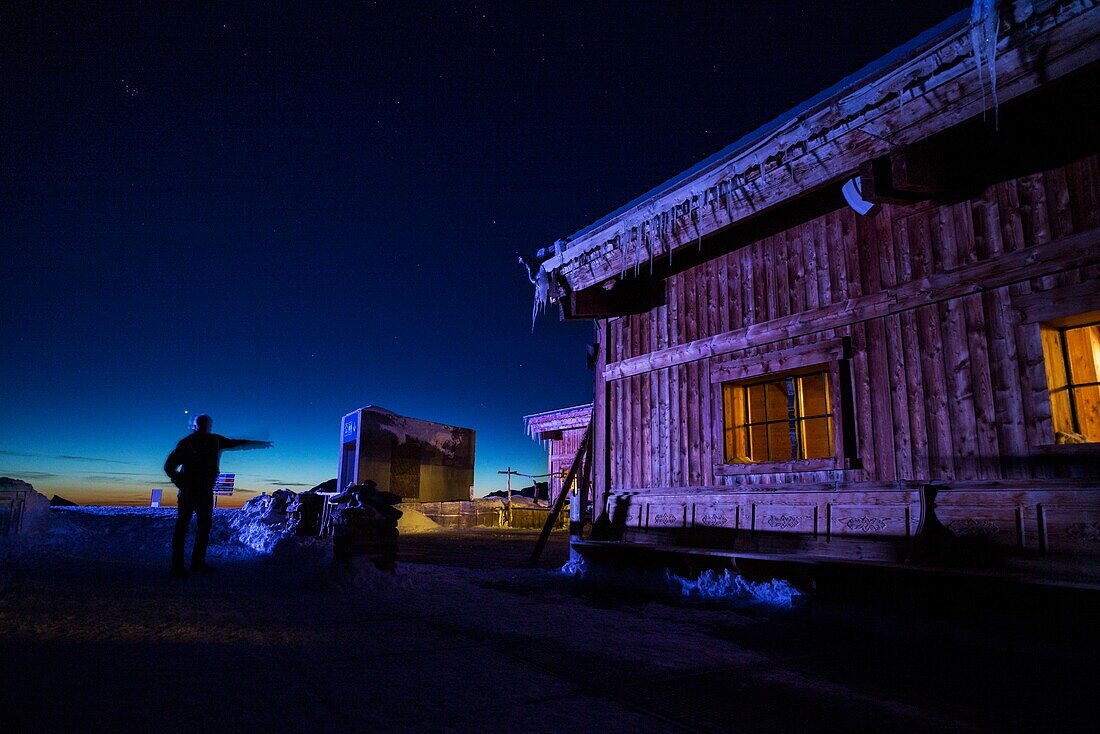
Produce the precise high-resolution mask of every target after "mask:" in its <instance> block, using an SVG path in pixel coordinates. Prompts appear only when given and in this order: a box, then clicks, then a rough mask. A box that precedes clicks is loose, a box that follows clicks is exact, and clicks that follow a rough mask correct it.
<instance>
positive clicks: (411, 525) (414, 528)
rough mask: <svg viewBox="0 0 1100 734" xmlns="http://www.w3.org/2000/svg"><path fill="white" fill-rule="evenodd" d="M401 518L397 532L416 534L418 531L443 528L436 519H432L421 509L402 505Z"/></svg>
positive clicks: (425, 531) (424, 531)
mask: <svg viewBox="0 0 1100 734" xmlns="http://www.w3.org/2000/svg"><path fill="white" fill-rule="evenodd" d="M401 511H402V512H403V513H405V514H403V515H402V516H401V519H399V520H398V521H397V532H399V533H402V534H404V535H416V534H418V533H434V532H435V531H437V530H442V529H443V528H442V527H441V526H440V524H439V523H437V522H436V521H435V520H433V519H431V518H430V517H428V516H427V515H425V514H424V513H423V512H420V511H419V510H413V509H410V508H409V507H407V506H404V505H403V506H402V510H401Z"/></svg>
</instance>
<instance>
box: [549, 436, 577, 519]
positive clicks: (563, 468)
mask: <svg viewBox="0 0 1100 734" xmlns="http://www.w3.org/2000/svg"><path fill="white" fill-rule="evenodd" d="M584 431H585V429H584V428H568V429H565V430H563V431H562V432H561V438H555V439H550V441H549V444H550V452H549V453H550V468H549V471H550V477H549V492H550V502H551V503H553V501H554V498H555V497H557V496H558V493H559V492H561V482H562V479H563V478H564V477H565V474H566V473H567V472H568V471H569V467H571V466H572V465H573V459H574V458H575V457H576V456H577V450H578V449H579V448H580V447H581V439H582V438H584Z"/></svg>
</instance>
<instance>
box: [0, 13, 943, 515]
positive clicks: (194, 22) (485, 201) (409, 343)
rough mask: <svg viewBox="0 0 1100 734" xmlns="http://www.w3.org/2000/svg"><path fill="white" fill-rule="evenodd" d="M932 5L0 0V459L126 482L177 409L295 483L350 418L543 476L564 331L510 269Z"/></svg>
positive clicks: (490, 476)
mask: <svg viewBox="0 0 1100 734" xmlns="http://www.w3.org/2000/svg"><path fill="white" fill-rule="evenodd" d="M963 4H964V3H961V2H958V0H955V1H953V2H943V1H937V2H923V3H911V2H885V1H883V0H878V1H873V0H865V1H863V2H847V3H809V2H806V3H790V2H759V3H758V2H741V3H732V2H724V3H699V4H696V3H668V4H664V3H642V2H640V3H619V4H602V3H583V4H581V3H576V4H574V3H547V4H545V5H542V6H540V7H538V8H532V7H528V5H529V4H527V3H515V4H513V3H439V4H427V3H425V4H414V3H363V4H356V5H354V7H352V8H349V7H347V6H345V5H329V4H322V3H304V4H299V5H282V4H275V5H274V6H273V5H271V4H269V3H235V4H233V5H232V6H231V7H222V4H220V3H219V4H203V6H202V7H200V8H181V7H178V6H177V5H176V4H165V5H163V6H159V5H157V4H155V3H145V4H140V5H128V4H117V5H114V4H113V5H112V7H111V8H110V9H104V8H102V7H95V8H93V7H90V6H89V7H86V8H81V7H78V6H76V4H63V5H58V6H55V7H53V8H51V7H49V6H46V5H43V4H40V3H26V4H18V3H16V4H5V5H4V7H3V8H2V9H0V25H2V31H0V32H2V34H3V36H2V40H3V43H2V49H0V61H2V70H0V74H2V87H0V97H2V99H0V105H2V107H0V145H2V146H3V148H2V159H0V160H2V162H3V163H2V170H0V186H2V191H0V223H2V224H0V226H2V229H0V253H2V260H0V329H2V332H0V336H2V342H0V343H2V345H3V350H4V357H3V360H2V362H0V474H7V475H12V476H22V477H24V478H27V479H28V480H30V481H32V482H34V483H35V484H36V485H38V486H40V487H42V488H43V489H44V490H45V491H49V492H53V491H57V492H62V493H67V494H71V495H74V498H76V499H81V498H85V499H87V498H93V497H98V498H102V497H103V496H105V495H104V492H108V493H109V496H110V497H115V498H119V499H124V498H132V499H137V498H138V497H139V496H140V497H145V496H147V490H148V488H149V487H151V486H156V485H158V484H160V485H163V480H162V475H161V474H160V473H159V467H160V463H161V462H162V461H163V458H164V456H165V455H166V454H167V452H168V450H169V449H170V448H171V447H172V445H173V443H174V441H175V440H177V439H178V438H179V437H180V436H181V435H183V433H184V432H185V431H184V425H185V423H184V417H183V411H184V410H191V411H192V412H195V411H206V412H209V413H211V414H213V415H214V417H215V430H218V431H220V432H223V433H226V434H230V435H234V434H243V435H248V436H253V437H257V438H268V439H271V440H273V441H275V443H276V447H275V449H273V450H270V451H266V452H252V453H241V454H234V455H231V457H230V459H229V460H228V461H227V462H226V468H227V469H228V470H234V469H235V470H237V472H238V473H239V475H240V477H239V479H238V483H239V486H242V487H244V488H248V489H254V490H259V489H270V488H271V487H272V486H273V485H279V486H282V485H283V484H290V483H295V484H304V485H312V484H314V483H317V482H320V481H322V480H324V479H327V478H329V477H331V476H334V475H335V467H336V457H337V433H338V427H339V426H338V422H339V419H340V416H341V415H342V414H343V413H345V412H347V411H349V410H351V409H354V408H356V407H359V406H361V405H366V404H372V403H373V404H377V405H382V406H385V407H387V408H390V409H391V410H394V411H397V412H399V413H404V414H408V415H413V416H417V417H422V418H426V419H431V420H438V421H441V422H447V423H454V424H457V425H462V426H468V427H471V428H474V429H476V430H477V432H478V446H477V489H478V492H479V493H480V492H486V491H490V490H492V489H494V488H496V487H497V486H498V479H497V477H496V475H495V472H496V470H497V469H499V468H503V467H504V466H505V465H506V464H508V463H511V464H512V465H513V466H519V467H520V468H521V469H524V470H527V471H529V472H532V473H536V472H540V471H543V470H544V469H543V467H544V458H543V455H542V453H541V450H540V448H539V447H538V446H537V445H536V444H534V443H533V442H531V441H530V440H529V439H528V438H527V437H526V436H525V435H524V434H523V430H522V424H521V416H522V415H523V414H525V413H529V412H536V411H540V410H546V409H550V408H554V407H560V406H565V405H572V404H576V403H580V402H585V401H587V400H589V399H590V398H591V376H590V373H589V372H588V371H587V369H586V368H585V364H584V345H585V343H586V341H588V340H589V338H590V337H591V326H590V325H589V324H586V323H568V324H561V323H558V322H557V320H556V317H554V318H545V319H543V320H541V321H540V322H539V324H538V327H537V328H536V331H535V333H534V334H533V335H532V334H531V333H530V327H529V321H528V320H529V316H530V303H531V288H530V286H529V284H528V283H527V281H526V279H525V278H524V276H523V273H522V271H521V269H520V268H519V266H518V265H517V264H516V261H515V254H516V252H518V251H524V252H532V251H534V250H535V249H536V248H538V247H540V246H543V245H546V244H549V243H550V242H552V241H553V240H554V239H556V238H557V237H559V236H562V235H565V234H568V233H571V232H573V231H575V230H577V229H579V228H581V227H582V226H584V225H585V224H588V223H589V222H590V221H592V220H594V219H596V218H597V217H599V216H601V215H602V214H604V213H606V212H608V211H610V210H612V209H614V208H615V207H617V206H619V205H620V204H622V203H624V202H625V201H627V200H629V199H631V198H632V197H634V196H635V195H637V194H640V193H641V192H643V191H645V190H646V189H648V188H650V187H651V186H653V185H655V184H657V183H659V182H660V181H661V180H663V179H665V178H668V177H670V176H672V175H674V174H676V173H677V172H678V171H680V170H682V169H684V168H687V167H689V166H691V165H692V164H693V163H695V162H696V161H697V160H699V159H701V158H703V157H704V156H706V155H708V154H710V153H712V152H714V151H715V150H717V149H718V148H721V147H722V146H723V145H725V144H727V143H729V142H731V141H732V140H734V139H736V138H737V137H739V136H740V135H741V134H743V133H745V132H746V131H748V130H750V129H752V128H753V127H755V126H757V125H759V124H761V123H763V122H766V121H767V120H768V119H770V118H772V117H774V116H775V115H776V114H778V113H780V112H782V111H783V110H785V109H787V108H789V107H791V106H793V105H795V104H797V103H798V102H800V101H801V100H803V99H805V98H807V97H810V96H812V95H813V94H814V93H816V92H817V91H819V90H821V89H823V88H825V87H827V86H829V85H830V84H832V83H834V82H836V81H837V80H838V79H840V78H841V77H843V76H844V75H846V74H848V73H850V72H852V71H854V70H855V69H857V68H858V67H860V66H862V65H863V64H865V63H867V62H869V61H871V60H873V59H874V58H875V57H877V56H879V55H881V54H883V53H885V52H886V51H888V50H890V49H891V48H893V47H894V46H896V45H898V44H900V43H902V42H904V41H906V40H908V39H909V38H910V37H912V36H914V35H916V34H917V33H919V32H920V31H922V30H924V29H925V28H927V27H929V26H931V25H934V24H935V23H937V22H939V21H941V20H943V19H944V18H946V17H947V16H948V15H950V14H951V13H952V12H953V11H956V10H958V9H959V8H960V7H961V6H962V5H963Z"/></svg>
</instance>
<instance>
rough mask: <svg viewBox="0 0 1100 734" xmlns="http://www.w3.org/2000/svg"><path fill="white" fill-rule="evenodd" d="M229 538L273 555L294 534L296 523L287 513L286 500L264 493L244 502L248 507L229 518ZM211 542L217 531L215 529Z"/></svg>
mask: <svg viewBox="0 0 1100 734" xmlns="http://www.w3.org/2000/svg"><path fill="white" fill-rule="evenodd" d="M226 530H227V531H228V533H227V535H228V537H226V538H219V540H221V541H226V540H228V541H233V542H237V543H240V544H241V545H243V546H245V547H247V548H251V549H252V550H254V551H256V552H257V553H261V554H264V555H271V554H272V553H274V552H275V550H276V548H277V547H278V546H279V544H280V543H282V542H285V541H287V540H289V539H292V538H293V537H294V523H293V521H292V520H291V518H290V516H288V515H287V513H286V503H285V502H282V503H280V502H278V500H277V498H276V497H274V496H272V495H268V494H261V495H259V496H257V497H253V498H252V499H250V500H248V502H245V503H244V507H242V508H241V509H240V510H238V511H237V512H236V513H235V514H234V515H233V516H232V517H231V518H229V522H228V527H227V528H226ZM210 541H211V545H213V544H214V533H213V532H211V537H210Z"/></svg>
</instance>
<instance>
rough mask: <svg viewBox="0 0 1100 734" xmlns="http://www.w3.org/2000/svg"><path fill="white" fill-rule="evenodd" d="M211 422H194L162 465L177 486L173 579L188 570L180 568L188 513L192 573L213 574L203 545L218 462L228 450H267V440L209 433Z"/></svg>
mask: <svg viewBox="0 0 1100 734" xmlns="http://www.w3.org/2000/svg"><path fill="white" fill-rule="evenodd" d="M213 424H214V419H213V418H211V417H210V416H208V415H200V416H199V417H198V418H196V419H195V432H194V433H192V434H191V435H190V436H187V437H186V438H184V439H181V440H180V442H179V443H178V444H176V448H175V449H173V450H172V453H170V454H168V459H167V460H166V461H165V462H164V473H165V474H167V475H168V478H169V479H171V480H172V484H174V485H176V486H177V487H179V503H178V505H177V511H176V529H175V532H174V533H173V534H172V576H174V577H175V578H183V577H185V576H187V569H186V568H185V567H184V565H183V546H184V544H185V543H186V542H187V528H188V527H189V526H190V525H191V514H192V513H194V514H195V516H196V517H197V518H198V522H197V524H196V527H195V547H194V549H193V550H192V551H191V570H192V571H200V572H202V573H213V572H214V567H213V566H211V565H210V564H208V563H207V562H206V545H207V543H209V541H210V524H211V522H212V519H213V514H214V484H215V483H216V482H217V480H218V461H219V459H220V458H221V452H222V451H225V450H227V449H266V448H270V447H271V446H272V445H273V444H272V443H271V442H269V441H249V440H248V439H243V438H226V437H225V436H219V435H218V434H216V433H211V432H210V428H211V426H212V425H213Z"/></svg>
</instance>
